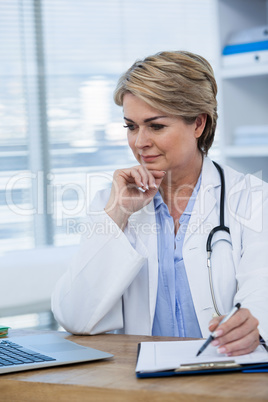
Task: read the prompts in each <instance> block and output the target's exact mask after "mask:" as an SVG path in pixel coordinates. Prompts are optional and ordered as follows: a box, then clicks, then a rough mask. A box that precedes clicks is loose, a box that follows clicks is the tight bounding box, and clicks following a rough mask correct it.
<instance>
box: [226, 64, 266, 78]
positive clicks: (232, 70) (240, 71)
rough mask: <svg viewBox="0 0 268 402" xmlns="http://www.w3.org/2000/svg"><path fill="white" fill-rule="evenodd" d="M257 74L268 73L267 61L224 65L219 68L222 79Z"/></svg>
mask: <svg viewBox="0 0 268 402" xmlns="http://www.w3.org/2000/svg"><path fill="white" fill-rule="evenodd" d="M258 75H268V63H265V64H256V65H243V66H235V67H224V68H222V69H221V76H222V78H223V79H230V78H240V77H252V76H258Z"/></svg>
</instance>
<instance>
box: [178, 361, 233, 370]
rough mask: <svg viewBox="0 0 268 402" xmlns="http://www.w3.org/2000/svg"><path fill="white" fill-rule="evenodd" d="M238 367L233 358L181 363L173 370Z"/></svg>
mask: <svg viewBox="0 0 268 402" xmlns="http://www.w3.org/2000/svg"><path fill="white" fill-rule="evenodd" d="M234 367H240V364H237V363H236V362H235V361H234V360H227V361H225V362H205V363H192V364H181V365H180V367H178V368H176V369H175V370H174V371H175V372H180V371H196V370H202V371H203V370H213V369H228V368H234Z"/></svg>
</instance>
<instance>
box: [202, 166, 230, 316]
mask: <svg viewBox="0 0 268 402" xmlns="http://www.w3.org/2000/svg"><path fill="white" fill-rule="evenodd" d="M213 163H214V165H215V166H216V168H217V170H218V172H219V175H220V179H221V196H220V224H219V226H216V227H215V228H213V229H212V230H211V232H210V233H209V235H208V239H207V246H206V249H207V267H208V276H209V285H210V292H211V297H212V301H213V305H214V308H215V312H216V313H217V315H218V316H220V315H221V313H220V311H219V309H218V306H217V302H216V297H215V293H214V287H213V280H212V270H211V254H212V247H211V242H212V238H213V236H214V234H215V233H216V232H220V231H223V232H227V233H229V234H230V229H229V228H228V227H227V226H225V225H224V198H225V179H224V173H223V169H222V168H221V167H220V166H219V165H218V164H217V163H216V162H214V161H213Z"/></svg>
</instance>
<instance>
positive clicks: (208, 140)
mask: <svg viewBox="0 0 268 402" xmlns="http://www.w3.org/2000/svg"><path fill="white" fill-rule="evenodd" d="M129 92H130V93H132V94H133V95H135V96H137V97H138V98H140V99H142V100H143V101H145V102H146V103H148V104H149V105H151V106H152V107H154V108H155V109H158V110H160V111H162V112H165V113H168V114H169V115H173V116H178V117H181V118H182V119H183V120H184V121H185V122H186V123H189V124H190V123H193V122H194V121H195V119H196V118H197V116H198V115H200V114H202V113H204V114H206V115H207V122H206V126H205V128H204V131H203V133H202V135H201V136H200V137H199V138H198V148H199V150H200V151H201V152H202V153H203V154H205V155H206V154H207V153H208V150H209V148H210V147H211V145H212V143H213V140H214V136H215V129H216V124H217V118H218V114H217V100H216V95H217V84H216V81H215V77H214V73H213V69H212V67H211V65H210V64H209V62H208V61H207V60H206V59H204V58H203V57H202V56H199V55H197V54H193V53H190V52H186V51H174V52H160V53H157V54H155V55H153V56H149V57H146V58H145V59H144V60H138V61H136V62H135V63H134V64H133V65H132V66H131V67H130V68H129V69H128V70H127V71H126V73H124V74H123V75H122V76H121V78H120V79H119V81H118V84H117V87H116V89H115V92H114V101H115V103H116V104H117V105H119V106H122V105H123V98H124V95H125V94H126V93H129Z"/></svg>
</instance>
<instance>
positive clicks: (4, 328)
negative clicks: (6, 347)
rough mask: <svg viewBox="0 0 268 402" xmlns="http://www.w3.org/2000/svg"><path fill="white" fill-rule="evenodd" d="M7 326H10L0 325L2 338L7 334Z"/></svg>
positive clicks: (0, 336)
mask: <svg viewBox="0 0 268 402" xmlns="http://www.w3.org/2000/svg"><path fill="white" fill-rule="evenodd" d="M9 328H10V327H1V326H0V338H3V337H4V336H7V334H8V329H9Z"/></svg>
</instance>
